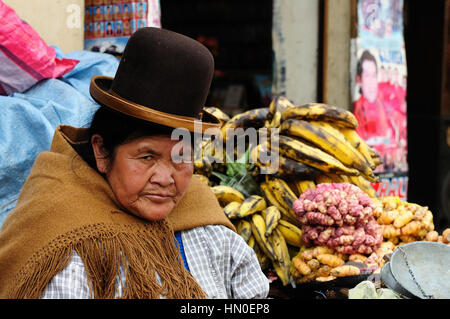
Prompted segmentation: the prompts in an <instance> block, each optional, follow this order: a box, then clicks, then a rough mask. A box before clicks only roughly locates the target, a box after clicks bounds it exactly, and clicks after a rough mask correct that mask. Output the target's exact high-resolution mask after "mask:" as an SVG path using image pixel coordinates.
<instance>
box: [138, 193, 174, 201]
mask: <svg viewBox="0 0 450 319" xmlns="http://www.w3.org/2000/svg"><path fill="white" fill-rule="evenodd" d="M144 197H147V198H148V199H150V200H151V201H152V202H155V203H165V202H167V201H172V200H173V198H174V197H175V195H173V194H170V193H147V194H144Z"/></svg>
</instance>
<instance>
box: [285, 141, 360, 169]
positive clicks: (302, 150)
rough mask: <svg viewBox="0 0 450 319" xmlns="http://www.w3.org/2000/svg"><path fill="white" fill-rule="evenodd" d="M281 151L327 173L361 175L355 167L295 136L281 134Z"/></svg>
mask: <svg viewBox="0 0 450 319" xmlns="http://www.w3.org/2000/svg"><path fill="white" fill-rule="evenodd" d="M279 147H280V153H281V154H282V155H284V156H286V157H288V158H290V159H293V160H296V161H299V162H302V163H305V164H307V165H309V166H312V167H315V168H317V169H318V170H320V171H323V172H326V173H336V174H345V175H359V174H360V173H359V171H358V170H357V169H355V168H349V167H346V166H345V165H344V164H342V163H341V162H340V161H339V160H338V159H336V158H335V157H333V156H331V155H329V154H328V153H325V152H324V151H322V150H320V149H318V148H316V147H313V146H309V145H307V144H305V143H303V142H300V141H299V140H296V139H294V138H291V137H288V136H284V135H280V136H279Z"/></svg>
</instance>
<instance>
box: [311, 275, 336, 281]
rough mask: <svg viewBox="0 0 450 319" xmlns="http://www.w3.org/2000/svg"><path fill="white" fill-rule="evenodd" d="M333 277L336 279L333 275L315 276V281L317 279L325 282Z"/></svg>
mask: <svg viewBox="0 0 450 319" xmlns="http://www.w3.org/2000/svg"><path fill="white" fill-rule="evenodd" d="M334 279H336V277H335V276H326V277H316V281H319V282H327V281H330V280H334Z"/></svg>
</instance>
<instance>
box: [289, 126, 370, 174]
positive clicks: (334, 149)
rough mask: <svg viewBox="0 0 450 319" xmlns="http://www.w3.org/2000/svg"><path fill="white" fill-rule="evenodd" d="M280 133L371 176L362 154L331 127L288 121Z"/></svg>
mask: <svg viewBox="0 0 450 319" xmlns="http://www.w3.org/2000/svg"><path fill="white" fill-rule="evenodd" d="M280 133H281V134H284V135H290V136H296V137H300V138H301V139H302V140H304V141H305V142H307V143H309V144H312V145H315V146H316V147H318V148H320V149H321V150H322V151H324V152H326V153H328V154H330V155H331V156H333V157H335V158H336V159H338V160H339V161H340V162H341V163H342V164H344V165H345V166H347V167H352V168H355V169H357V170H359V171H360V172H361V173H363V174H365V175H368V176H370V175H373V172H372V169H371V168H370V166H369V164H368V163H367V161H366V159H365V158H364V157H363V156H362V154H361V153H360V152H359V151H358V150H357V149H356V148H354V147H353V145H352V144H351V143H350V142H349V141H348V140H347V139H346V138H344V136H343V135H342V134H340V132H339V131H338V130H337V129H335V128H333V127H327V128H324V127H323V126H322V125H314V124H312V123H309V122H308V121H303V120H296V119H288V120H286V121H284V122H283V124H281V127H280Z"/></svg>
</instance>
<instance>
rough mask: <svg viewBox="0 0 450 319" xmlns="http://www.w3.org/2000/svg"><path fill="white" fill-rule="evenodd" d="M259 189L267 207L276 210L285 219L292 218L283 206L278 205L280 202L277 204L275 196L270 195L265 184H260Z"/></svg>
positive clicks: (269, 190) (270, 192)
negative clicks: (273, 207) (269, 206)
mask: <svg viewBox="0 0 450 319" xmlns="http://www.w3.org/2000/svg"><path fill="white" fill-rule="evenodd" d="M260 188H261V191H262V193H263V195H264V198H265V199H266V202H267V203H268V204H269V205H271V206H272V205H273V206H275V207H276V208H278V210H279V211H280V213H281V215H282V216H285V217H286V218H288V219H289V218H292V217H291V216H292V215H291V213H290V212H289V211H288V209H286V208H285V207H284V206H283V205H281V204H280V202H278V200H277V198H276V197H275V195H274V194H273V193H272V189H271V188H270V187H269V185H268V183H267V182H262V183H261V184H260Z"/></svg>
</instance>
